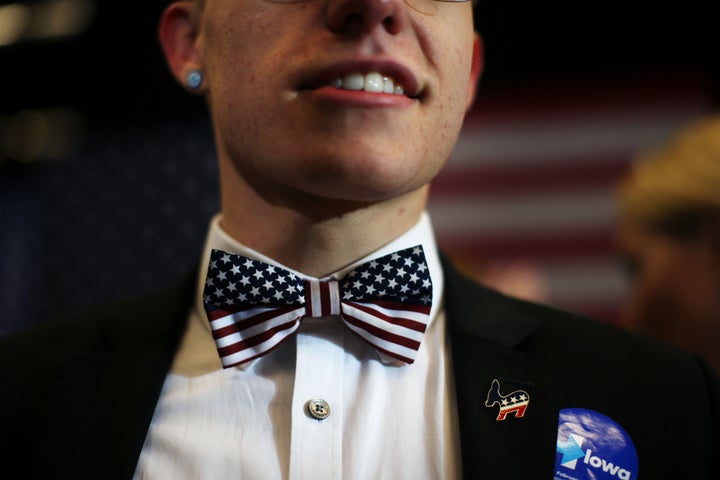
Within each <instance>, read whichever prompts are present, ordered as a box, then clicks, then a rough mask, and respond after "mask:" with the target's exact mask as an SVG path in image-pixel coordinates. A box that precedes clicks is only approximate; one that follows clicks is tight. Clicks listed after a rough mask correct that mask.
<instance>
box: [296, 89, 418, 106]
mask: <svg viewBox="0 0 720 480" xmlns="http://www.w3.org/2000/svg"><path fill="white" fill-rule="evenodd" d="M303 95H307V96H309V97H311V98H313V99H315V100H318V101H323V102H328V103H334V104H338V105H346V106H357V107H378V108H380V107H406V106H409V105H412V104H414V103H415V102H416V100H414V99H412V98H410V97H406V96H405V95H395V94H392V93H375V92H366V91H365V90H344V89H341V88H335V87H329V86H328V87H320V88H318V89H315V90H305V91H304V92H303Z"/></svg>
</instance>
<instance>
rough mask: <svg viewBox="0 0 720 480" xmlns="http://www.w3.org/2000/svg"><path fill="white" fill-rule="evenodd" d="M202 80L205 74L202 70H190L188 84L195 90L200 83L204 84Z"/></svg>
mask: <svg viewBox="0 0 720 480" xmlns="http://www.w3.org/2000/svg"><path fill="white" fill-rule="evenodd" d="M202 82H203V75H202V73H201V72H200V70H190V72H189V73H188V74H187V85H188V87H190V88H192V89H193V90H195V89H196V88H198V87H200V85H202Z"/></svg>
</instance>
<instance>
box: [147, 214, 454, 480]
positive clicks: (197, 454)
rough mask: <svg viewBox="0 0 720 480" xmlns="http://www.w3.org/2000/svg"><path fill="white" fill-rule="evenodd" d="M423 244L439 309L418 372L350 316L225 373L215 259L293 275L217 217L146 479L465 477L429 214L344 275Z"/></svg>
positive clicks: (309, 323)
mask: <svg viewBox="0 0 720 480" xmlns="http://www.w3.org/2000/svg"><path fill="white" fill-rule="evenodd" d="M418 244H422V245H423V248H424V250H425V254H426V257H427V261H428V268H429V270H430V275H431V278H432V281H433V299H434V301H433V307H432V310H431V314H430V315H431V316H430V321H429V322H430V323H429V325H428V329H427V331H426V333H425V336H424V338H423V340H422V343H421V346H420V349H419V351H418V355H417V358H416V360H415V362H414V363H413V364H411V365H405V364H403V363H401V362H397V361H394V360H392V359H391V358H390V357H388V356H384V355H380V354H379V353H378V352H377V351H375V350H374V349H373V348H372V347H371V346H370V345H368V344H367V343H365V342H364V341H362V340H360V339H359V338H358V337H357V336H356V335H355V334H354V333H353V332H351V331H350V330H349V329H347V328H346V327H345V326H344V324H343V323H342V321H341V320H340V319H339V318H338V317H335V316H329V317H322V318H312V319H305V320H303V322H302V324H301V326H300V328H299V330H298V332H297V334H296V335H293V336H292V337H291V338H289V339H287V340H286V341H285V342H284V343H283V344H281V345H280V346H279V347H278V348H276V349H275V350H273V351H271V352H269V353H268V354H266V355H265V356H263V357H260V358H258V359H256V360H253V361H251V362H248V363H246V364H243V365H240V366H238V367H233V368H227V369H223V368H222V366H221V364H220V360H219V358H218V354H217V350H216V347H215V344H214V341H213V338H212V335H211V333H210V327H209V325H208V322H207V317H206V315H205V311H204V309H203V306H202V288H203V285H204V282H205V273H206V270H207V264H208V259H209V256H210V251H211V249H220V250H225V251H228V252H233V253H239V254H242V255H245V256H247V257H251V258H255V259H257V260H262V261H265V262H267V263H271V264H274V265H278V266H282V265H280V264H278V263H277V262H274V261H273V260H272V259H269V258H267V257H265V256H263V255H261V254H259V253H258V252H256V251H254V250H252V249H249V248H247V247H245V246H243V245H241V244H239V243H238V242H237V241H235V240H234V239H232V238H230V236H229V235H228V234H227V233H225V232H224V231H223V230H222V228H221V227H220V218H219V216H218V217H215V218H214V219H213V221H212V222H211V225H210V231H209V234H208V239H207V242H206V245H205V250H204V253H203V263H202V265H203V268H201V272H200V275H199V278H198V292H197V298H196V301H195V304H194V306H193V308H192V310H191V312H190V314H189V319H188V327H187V330H186V332H185V334H184V337H183V339H182V342H181V346H180V349H179V351H178V353H177V356H176V358H175V362H174V364H173V367H172V369H171V372H170V373H169V374H168V376H167V378H166V380H165V384H164V386H163V389H162V393H161V395H160V399H159V401H158V405H157V407H156V410H155V414H154V416H153V420H152V422H151V424H150V428H149V431H148V434H147V437H146V439H145V444H144V446H143V450H142V453H141V455H140V460H139V462H138V465H137V468H136V471H135V477H134V478H135V479H203V480H208V479H213V480H214V479H218V480H219V479H252V480H257V479H263V480H264V479H290V480H305V479H313V480H324V479H333V480H336V479H358V480H368V479H373V480H375V479H392V480H398V479H413V480H421V479H454V478H460V477H461V472H460V460H459V458H460V457H459V432H458V425H457V417H456V407H455V391H454V386H453V379H452V373H451V361H450V355H449V351H448V346H447V343H446V338H445V317H444V313H443V311H442V286H443V275H442V270H441V267H440V262H439V258H438V254H437V247H436V245H435V240H434V237H433V233H432V226H431V224H430V220H429V218H428V216H427V214H424V215H423V217H422V218H421V220H420V221H419V222H418V223H417V224H416V225H415V226H414V227H413V228H412V229H410V230H409V231H408V232H406V233H405V234H404V235H402V236H401V237H399V238H397V239H396V240H394V241H393V242H391V243H389V244H388V245H386V246H385V247H383V248H381V249H379V250H378V251H376V252H374V253H372V254H371V255H369V256H367V257H365V258H362V259H359V260H358V262H356V263H354V264H352V265H348V267H347V268H344V269H342V270H341V271H340V272H337V276H342V274H343V273H344V272H346V271H349V270H350V269H352V268H353V267H354V266H356V265H357V264H359V263H362V262H365V261H368V260H371V259H372V258H376V257H380V256H382V255H385V254H388V253H391V252H393V251H396V250H400V249H403V248H408V247H413V246H415V245H418ZM282 267H283V268H287V267H284V266H282ZM288 270H291V269H288ZM291 271H292V270H291ZM293 273H295V274H297V275H299V276H301V277H303V278H309V277H308V276H307V275H303V274H302V273H300V272H295V271H293ZM311 399H322V400H324V401H326V402H327V404H328V405H329V406H330V415H329V416H328V417H327V418H325V419H324V420H317V419H315V418H313V417H312V416H310V415H309V414H308V412H307V409H306V404H307V402H308V400H311Z"/></svg>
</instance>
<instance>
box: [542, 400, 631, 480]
mask: <svg viewBox="0 0 720 480" xmlns="http://www.w3.org/2000/svg"><path fill="white" fill-rule="evenodd" d="M637 475H638V458H637V452H636V451H635V445H633V442H632V440H631V439H630V436H629V435H628V434H627V432H625V430H623V428H622V427H621V426H620V425H618V424H617V423H616V422H615V421H614V420H612V419H611V418H609V417H606V416H605V415H603V414H602V413H599V412H595V411H593V410H587V409H584V408H566V409H564V410H561V411H560V421H559V423H558V436H557V448H556V452H555V476H554V477H553V478H554V480H634V479H636V478H637Z"/></svg>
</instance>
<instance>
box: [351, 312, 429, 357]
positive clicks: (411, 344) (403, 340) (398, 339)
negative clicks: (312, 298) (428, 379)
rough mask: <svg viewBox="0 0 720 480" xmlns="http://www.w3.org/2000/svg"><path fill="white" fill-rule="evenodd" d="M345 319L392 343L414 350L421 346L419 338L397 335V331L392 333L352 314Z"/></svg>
mask: <svg viewBox="0 0 720 480" xmlns="http://www.w3.org/2000/svg"><path fill="white" fill-rule="evenodd" d="M343 320H345V321H346V322H347V323H350V324H352V325H355V326H356V327H359V328H361V329H363V330H365V331H366V332H368V333H370V334H371V335H374V336H375V337H377V338H381V339H383V340H386V341H388V342H390V343H394V344H396V345H402V346H403V347H407V348H410V349H412V350H417V349H418V348H420V342H418V341H417V340H413V339H411V338H407V337H403V336H402V335H397V334H395V333H390V332H388V331H387V330H383V329H382V328H378V327H376V326H374V325H370V324H369V323H365V322H363V321H362V320H360V319H357V318H355V317H351V316H350V315H347V314H345V315H343ZM373 347H375V345H373ZM376 348H377V347H376ZM393 355H394V354H393Z"/></svg>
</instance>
